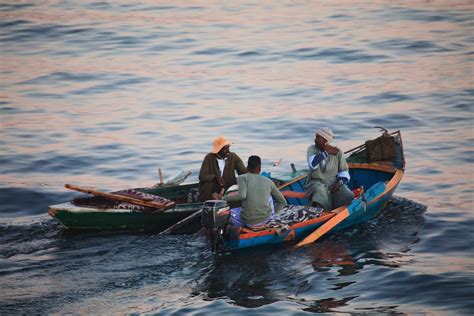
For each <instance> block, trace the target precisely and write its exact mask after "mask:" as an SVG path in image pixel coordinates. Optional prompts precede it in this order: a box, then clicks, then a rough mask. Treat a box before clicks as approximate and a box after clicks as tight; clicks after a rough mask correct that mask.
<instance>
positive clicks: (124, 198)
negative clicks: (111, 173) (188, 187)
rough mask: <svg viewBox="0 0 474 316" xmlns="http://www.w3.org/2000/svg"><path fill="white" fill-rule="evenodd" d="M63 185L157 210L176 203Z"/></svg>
mask: <svg viewBox="0 0 474 316" xmlns="http://www.w3.org/2000/svg"><path fill="white" fill-rule="evenodd" d="M64 187H65V188H66V189H70V190H74V191H79V192H82V193H88V194H92V195H94V196H102V197H105V198H107V199H110V200H115V201H121V202H127V203H130V204H135V205H140V206H145V207H151V208H156V209H158V210H159V211H164V210H167V209H169V208H171V207H173V206H175V204H176V203H175V202H173V201H170V202H167V203H161V202H157V201H153V200H150V199H141V198H138V197H130V196H123V195H119V194H114V193H106V192H101V191H97V190H94V189H91V188H85V187H80V186H77V185H72V184H65V185H64Z"/></svg>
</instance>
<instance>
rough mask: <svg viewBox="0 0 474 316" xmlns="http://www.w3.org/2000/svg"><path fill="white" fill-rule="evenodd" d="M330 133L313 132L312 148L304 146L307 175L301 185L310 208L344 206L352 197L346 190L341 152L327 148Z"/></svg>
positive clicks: (323, 130) (346, 174)
mask: <svg viewBox="0 0 474 316" xmlns="http://www.w3.org/2000/svg"><path fill="white" fill-rule="evenodd" d="M333 139H334V133H333V132H332V130H331V129H330V128H328V127H323V128H320V129H318V130H317V131H316V137H315V139H314V145H311V146H309V147H308V150H307V153H306V157H307V160H308V166H309V169H310V172H309V174H308V178H307V180H306V184H305V192H306V195H307V196H308V197H309V199H310V200H311V203H312V205H315V206H319V207H322V208H324V209H326V210H332V209H335V208H338V207H339V206H342V205H344V204H348V203H350V202H351V201H352V199H353V198H354V194H353V193H352V191H351V190H350V189H349V188H348V187H347V183H348V182H349V180H350V178H351V177H350V175H349V166H348V165H347V162H346V159H345V158H344V153H343V152H342V151H341V150H340V149H339V148H337V147H334V146H331V145H330V143H331V142H332V141H333Z"/></svg>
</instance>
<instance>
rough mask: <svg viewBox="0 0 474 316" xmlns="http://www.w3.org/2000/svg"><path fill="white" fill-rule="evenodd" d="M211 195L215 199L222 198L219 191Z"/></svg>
mask: <svg viewBox="0 0 474 316" xmlns="http://www.w3.org/2000/svg"><path fill="white" fill-rule="evenodd" d="M211 197H212V199H213V200H222V194H219V193H217V192H214V193H212V195H211Z"/></svg>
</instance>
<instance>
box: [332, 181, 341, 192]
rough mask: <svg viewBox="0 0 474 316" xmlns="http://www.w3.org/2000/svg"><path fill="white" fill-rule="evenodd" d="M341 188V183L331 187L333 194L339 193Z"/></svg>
mask: <svg viewBox="0 0 474 316" xmlns="http://www.w3.org/2000/svg"><path fill="white" fill-rule="evenodd" d="M340 187H341V184H340V183H339V181H336V182H334V184H333V185H332V186H331V193H334V192H337V190H339V188H340Z"/></svg>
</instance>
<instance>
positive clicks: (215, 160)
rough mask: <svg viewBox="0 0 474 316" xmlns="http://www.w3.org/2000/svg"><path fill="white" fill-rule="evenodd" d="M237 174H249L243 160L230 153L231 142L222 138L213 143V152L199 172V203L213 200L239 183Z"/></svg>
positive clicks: (204, 161) (205, 158) (208, 155)
mask: <svg viewBox="0 0 474 316" xmlns="http://www.w3.org/2000/svg"><path fill="white" fill-rule="evenodd" d="M235 172H237V174H239V175H240V174H244V173H246V172H247V168H245V165H244V163H243V162H242V159H240V157H239V156H237V154H236V153H233V152H231V151H230V142H229V141H228V140H227V139H225V138H224V137H222V136H219V137H217V138H216V139H215V140H214V142H213V143H212V150H211V152H210V153H208V154H207V155H206V157H204V160H203V162H202V165H201V170H200V171H199V201H202V202H204V201H206V200H210V199H212V198H213V194H214V193H217V194H219V193H220V192H221V191H222V189H227V188H229V187H230V186H231V185H234V184H236V183H237V178H236V176H235Z"/></svg>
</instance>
